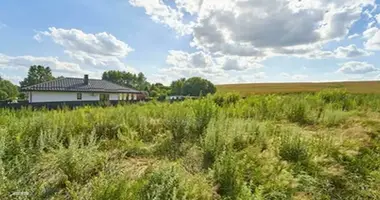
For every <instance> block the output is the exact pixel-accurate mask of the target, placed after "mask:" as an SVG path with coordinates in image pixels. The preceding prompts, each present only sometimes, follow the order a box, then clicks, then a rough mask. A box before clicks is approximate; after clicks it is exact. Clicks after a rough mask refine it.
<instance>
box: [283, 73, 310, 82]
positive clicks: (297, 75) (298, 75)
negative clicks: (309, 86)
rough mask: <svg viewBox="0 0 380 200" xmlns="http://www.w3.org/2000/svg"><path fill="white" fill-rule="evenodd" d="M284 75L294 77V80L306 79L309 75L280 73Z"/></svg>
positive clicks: (289, 77)
mask: <svg viewBox="0 0 380 200" xmlns="http://www.w3.org/2000/svg"><path fill="white" fill-rule="evenodd" d="M280 75H281V76H282V77H285V78H287V79H292V80H305V79H306V78H308V77H309V76H308V75H306V74H289V73H285V72H283V73H281V74H280Z"/></svg>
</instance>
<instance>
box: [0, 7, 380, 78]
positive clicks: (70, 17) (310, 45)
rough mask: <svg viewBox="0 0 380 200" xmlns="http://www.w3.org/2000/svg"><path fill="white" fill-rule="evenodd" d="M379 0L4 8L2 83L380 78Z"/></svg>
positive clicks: (1, 15)
mask: <svg viewBox="0 0 380 200" xmlns="http://www.w3.org/2000/svg"><path fill="white" fill-rule="evenodd" d="M379 5H380V0H65V1H51V0H34V1H24V0H1V1H0V76H1V77H2V78H4V79H8V80H11V81H12V82H14V83H16V84H18V83H19V81H21V80H22V79H23V78H24V77H25V76H26V75H27V72H28V68H29V66H31V65H44V66H49V67H50V68H51V69H52V72H53V75H54V76H65V77H83V75H84V74H89V76H90V77H91V78H101V75H102V73H103V72H104V71H106V70H121V71H128V72H132V73H138V72H143V73H144V74H145V75H146V77H147V78H148V81H150V82H160V83H164V84H170V82H171V81H173V80H176V79H179V78H182V77H185V78H188V77H193V76H200V77H203V78H207V79H209V80H211V81H212V82H214V83H216V84H230V83H256V82H325V81H353V80H378V79H380V7H379Z"/></svg>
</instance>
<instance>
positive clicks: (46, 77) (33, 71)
mask: <svg viewBox="0 0 380 200" xmlns="http://www.w3.org/2000/svg"><path fill="white" fill-rule="evenodd" d="M51 80H54V76H53V75H52V72H51V69H50V67H44V66H41V65H33V66H31V67H30V68H29V71H28V76H27V77H26V78H25V79H24V80H23V81H21V82H20V86H21V87H27V86H31V85H35V84H39V83H43V82H46V81H51Z"/></svg>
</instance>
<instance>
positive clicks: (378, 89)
mask: <svg viewBox="0 0 380 200" xmlns="http://www.w3.org/2000/svg"><path fill="white" fill-rule="evenodd" d="M217 88H218V91H220V92H238V93H240V94H241V95H243V96H247V95H250V94H273V93H294V92H318V91H320V90H323V89H327V88H341V89H346V90H347V91H349V92H351V93H380V81H361V82H326V83H251V84H231V85H218V86H217Z"/></svg>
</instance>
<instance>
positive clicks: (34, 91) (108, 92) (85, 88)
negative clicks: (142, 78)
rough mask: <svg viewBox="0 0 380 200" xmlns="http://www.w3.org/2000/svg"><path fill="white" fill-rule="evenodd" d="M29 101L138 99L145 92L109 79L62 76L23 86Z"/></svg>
mask: <svg viewBox="0 0 380 200" xmlns="http://www.w3.org/2000/svg"><path fill="white" fill-rule="evenodd" d="M22 91H24V92H26V93H27V95H28V98H29V103H43V102H78V101H79V102H94V101H132V100H134V101H136V100H142V99H144V98H145V95H143V92H141V91H137V90H134V89H131V88H127V87H123V86H120V85H117V84H114V83H111V82H109V81H105V80H98V79H89V78H88V75H84V78H83V79H81V78H61V79H56V80H53V81H48V82H44V83H40V84H37V85H32V86H28V87H24V88H22Z"/></svg>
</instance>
